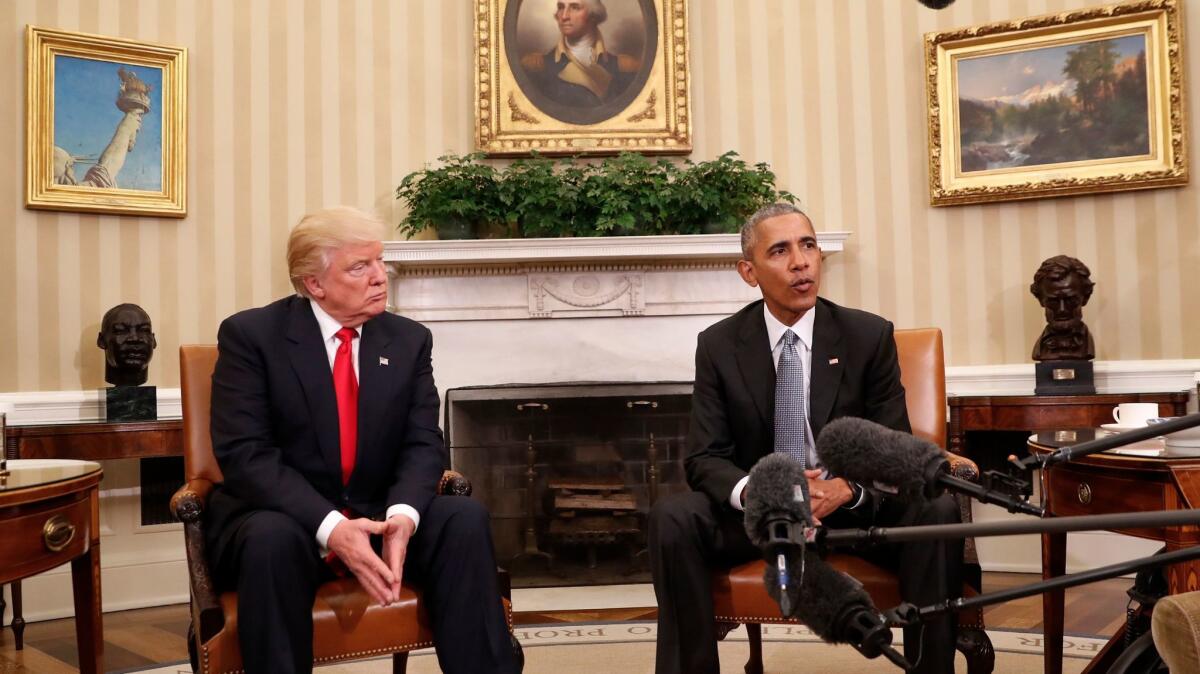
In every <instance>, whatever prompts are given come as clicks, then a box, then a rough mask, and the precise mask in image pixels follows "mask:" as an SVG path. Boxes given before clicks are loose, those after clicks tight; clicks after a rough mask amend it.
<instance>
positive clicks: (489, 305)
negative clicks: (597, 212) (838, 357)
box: [383, 232, 850, 322]
mask: <svg viewBox="0 0 1200 674" xmlns="http://www.w3.org/2000/svg"><path fill="white" fill-rule="evenodd" d="M849 235H850V233H849V232H822V233H820V234H818V235H817V238H818V240H819V242H820V245H821V248H822V250H823V251H824V252H825V254H826V255H828V254H830V253H836V252H839V251H841V250H843V247H844V243H845V241H846V238H847V237H849ZM383 255H384V260H385V261H386V262H387V264H388V267H389V273H390V274H391V298H392V309H393V310H394V311H396V312H398V313H400V314H403V315H405V316H409V317H410V318H414V319H416V320H418V321H422V322H436V321H460V320H465V321H478V320H515V319H533V318H594V317H602V316H678V315H712V314H728V313H731V312H733V311H736V310H737V308H739V307H741V306H742V305H743V304H745V303H746V302H747V301H748V300H750V299H753V298H754V297H756V296H757V294H756V293H755V291H754V290H753V289H751V288H749V287H747V286H746V285H745V284H744V283H742V282H741V280H740V279H739V278H737V276H736V274H734V271H733V270H734V264H733V263H734V261H735V260H737V259H738V257H739V255H740V248H739V242H738V235H737V234H696V235H684V236H627V237H597V238H559V239H468V240H453V241H388V242H386V243H385V245H384V253H383Z"/></svg>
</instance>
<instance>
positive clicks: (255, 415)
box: [206, 207, 519, 673]
mask: <svg viewBox="0 0 1200 674" xmlns="http://www.w3.org/2000/svg"><path fill="white" fill-rule="evenodd" d="M383 231H384V224H383V222H382V221H380V220H379V219H378V218H376V217H375V216H373V215H370V214H368V213H364V212H362V211H359V210H356V209H353V208H346V207H338V208H331V209H327V210H323V211H318V212H316V213H312V214H310V215H307V216H305V217H304V218H302V219H301V220H300V222H299V224H297V225H296V227H295V228H294V229H293V230H292V232H291V235H290V236H289V238H288V244H287V261H288V273H289V274H290V276H291V280H292V285H293V286H294V287H295V288H296V292H297V294H296V295H293V296H290V297H287V298H284V299H281V300H278V301H276V302H273V303H271V304H269V305H267V306H265V307H260V308H257V309H249V310H246V311H242V312H239V313H237V314H234V315H233V316H231V317H229V318H228V319H226V320H225V321H224V322H222V324H221V327H220V330H219V331H218V333H217V345H218V350H219V355H218V358H217V364H216V369H215V371H214V373H213V386H212V442H213V451H214V453H215V454H216V457H217V461H218V463H219V464H220V466H221V471H222V473H223V474H224V482H223V483H222V484H220V485H219V486H218V487H217V489H216V490H215V491H214V493H213V495H212V498H211V500H210V505H209V508H208V510H207V511H206V517H207V522H206V525H207V526H206V530H207V532H208V536H209V538H208V541H207V544H208V549H209V551H210V565H211V567H212V568H213V569H214V570H215V572H216V577H217V582H218V585H221V586H224V587H228V588H235V589H236V590H237V593H238V613H239V619H238V638H239V641H240V643H241V648H242V656H243V660H244V662H245V665H246V671H247V672H251V673H253V672H307V671H311V670H312V666H313V646H312V606H313V600H314V598H315V596H316V589H317V587H318V585H320V583H322V582H324V581H326V580H329V579H332V578H333V577H335V575H347V574H353V575H354V577H355V578H357V579H358V581H359V582H360V583H361V584H362V586H363V588H364V589H365V590H366V592H367V593H368V594H369V595H370V596H371V598H372V599H373V600H374V601H375V602H377V603H379V604H381V605H387V604H390V603H392V602H396V601H398V600H399V598H400V582H401V579H402V578H403V579H405V580H408V579H412V580H413V581H414V583H415V584H417V585H419V586H420V587H421V589H422V590H423V592H424V598H425V603H426V605H427V606H428V608H429V613H430V616H431V618H432V623H433V632H434V643H435V646H436V648H437V655H438V661H439V664H440V665H441V668H442V670H443V671H445V672H463V673H467V672H516V671H519V666H518V665H517V663H516V656H515V654H514V652H513V650H512V646H511V643H510V640H509V634H508V630H507V626H506V621H505V617H504V614H503V610H502V607H501V603H500V596H499V588H498V586H497V582H496V573H495V570H496V565H495V555H494V551H493V548H492V540H491V533H490V528H489V524H488V514H487V511H486V510H485V509H484V508H483V506H482V505H481V504H480V503H479V502H478V501H475V500H472V499H470V498H466V497H461V496H437V495H435V492H436V488H437V484H438V481H439V479H440V477H441V473H442V468H443V466H444V464H445V455H444V444H443V442H442V433H441V429H440V428H439V427H438V406H439V401H438V393H437V388H436V387H435V386H434V381H433V366H432V360H431V356H430V353H431V350H432V336H431V334H430V332H429V330H428V329H427V328H426V327H424V326H423V325H421V324H419V323H416V322H414V321H411V320H409V319H406V318H402V317H400V316H396V315H394V314H390V313H388V312H387V311H385V309H386V305H387V273H386V270H385V269H384V266H383V257H382V256H383V243H382V241H381V240H380V239H381V235H382V233H383Z"/></svg>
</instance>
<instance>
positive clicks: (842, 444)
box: [817, 417, 944, 495]
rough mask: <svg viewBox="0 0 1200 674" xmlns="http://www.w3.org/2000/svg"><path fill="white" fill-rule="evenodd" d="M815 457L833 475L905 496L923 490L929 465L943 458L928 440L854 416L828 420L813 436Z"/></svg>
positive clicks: (939, 451) (936, 447)
mask: <svg viewBox="0 0 1200 674" xmlns="http://www.w3.org/2000/svg"><path fill="white" fill-rule="evenodd" d="M817 456H818V457H819V458H820V460H821V463H822V464H823V465H824V466H825V468H826V469H827V470H828V471H829V472H830V473H832V474H833V475H836V476H837V477H841V478H845V479H847V480H849V481H851V482H857V483H859V484H864V485H887V486H889V487H893V488H895V489H897V490H898V491H899V492H901V493H903V494H908V495H916V494H918V493H921V492H923V491H924V490H925V483H926V479H927V471H928V468H929V466H930V465H931V464H932V463H934V462H937V461H941V460H943V458H944V457H943V453H942V450H941V448H939V447H938V446H937V445H935V444H933V443H932V442H929V441H928V440H923V439H921V438H918V437H915V436H913V435H911V434H909V433H904V432H902V431H897V430H893V429H891V428H888V427H886V426H882V425H880V424H877V423H875V422H873V421H867V420H866V419H858V418H856V417H842V418H840V419H834V420H833V421H831V422H829V423H828V424H827V425H826V426H825V428H824V430H822V431H821V435H820V437H818V438H817Z"/></svg>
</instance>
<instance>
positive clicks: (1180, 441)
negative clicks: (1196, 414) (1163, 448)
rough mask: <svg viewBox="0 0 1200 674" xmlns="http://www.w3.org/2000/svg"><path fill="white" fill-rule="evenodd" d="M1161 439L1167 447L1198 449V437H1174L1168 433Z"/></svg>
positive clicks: (1199, 447) (1199, 442)
mask: <svg viewBox="0 0 1200 674" xmlns="http://www.w3.org/2000/svg"><path fill="white" fill-rule="evenodd" d="M1163 441H1164V442H1165V443H1166V445H1167V446H1168V447H1178V448H1185V447H1186V448H1188V449H1200V438H1176V437H1172V436H1170V435H1168V436H1166V437H1165V438H1163Z"/></svg>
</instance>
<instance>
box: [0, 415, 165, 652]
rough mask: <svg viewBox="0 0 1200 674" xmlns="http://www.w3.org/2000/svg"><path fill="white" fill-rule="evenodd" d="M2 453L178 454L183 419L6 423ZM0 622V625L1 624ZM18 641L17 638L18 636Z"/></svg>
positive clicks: (16, 623)
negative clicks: (22, 424) (11, 424)
mask: <svg viewBox="0 0 1200 674" xmlns="http://www.w3.org/2000/svg"><path fill="white" fill-rule="evenodd" d="M4 436H5V437H4V448H3V449H4V453H5V455H6V456H7V457H8V458H10V459H84V460H87V461H104V460H108V459H143V458H151V457H161V456H183V421H182V420H180V419H167V420H159V421H134V422H122V423H107V422H104V423H99V422H85V423H78V424H46V425H37V426H8V427H7V428H6V429H5V433H4ZM7 582H8V581H3V582H0V616H3V614H4V606H5V603H4V584H5V583H7ZM12 599H13V631H14V632H17V633H18V634H19V633H20V630H22V629H23V626H24V624H25V621H24V620H23V619H22V618H21V583H20V581H16V582H14V583H13V584H12ZM2 626H3V623H0V627H2ZM17 643H18V644H20V636H18V637H17Z"/></svg>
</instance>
